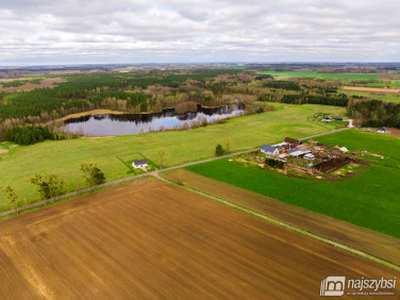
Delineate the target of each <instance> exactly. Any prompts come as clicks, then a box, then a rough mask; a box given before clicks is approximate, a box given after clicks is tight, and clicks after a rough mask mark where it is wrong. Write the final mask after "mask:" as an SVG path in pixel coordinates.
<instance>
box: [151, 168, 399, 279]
mask: <svg viewBox="0 0 400 300" xmlns="http://www.w3.org/2000/svg"><path fill="white" fill-rule="evenodd" d="M155 177H157V178H158V179H160V180H161V181H163V182H165V183H167V184H170V185H174V186H177V187H180V188H182V189H185V190H187V191H189V192H192V193H195V194H197V195H200V196H203V197H207V198H209V199H211V200H214V201H216V202H218V203H221V204H224V205H226V206H229V207H231V208H234V209H236V210H239V211H242V212H244V213H247V214H249V215H252V216H254V217H257V218H259V219H262V220H264V221H267V222H269V223H272V224H274V225H277V226H279V227H281V228H284V229H287V230H290V231H293V232H297V233H299V234H301V235H304V236H307V237H310V238H312V239H314V240H317V241H320V242H322V243H324V244H327V245H330V246H333V247H335V248H339V249H341V250H344V251H346V252H349V253H352V254H354V255H357V256H359V257H362V258H365V259H368V260H370V261H373V262H375V263H378V264H380V265H383V266H385V267H387V268H389V269H392V270H395V271H397V272H400V266H397V265H395V264H393V263H391V262H388V261H386V260H383V259H381V258H379V257H376V256H373V255H371V254H368V253H366V252H363V251H361V250H357V249H354V248H351V247H349V246H346V245H344V244H342V243H338V242H335V241H333V240H330V239H328V238H326V237H323V236H320V235H318V234H315V233H313V232H310V231H307V230H305V229H302V228H300V227H297V226H294V225H291V224H289V223H286V222H284V221H281V220H279V219H276V218H273V217H270V216H268V215H265V214H262V213H260V212H257V211H254V210H252V209H250V208H247V207H244V206H242V205H239V204H236V203H233V202H231V201H228V200H224V199H221V198H218V197H215V196H212V195H210V194H207V193H204V192H202V191H200V190H197V189H194V188H191V187H189V186H186V185H181V184H178V183H176V182H174V181H171V180H169V179H166V178H163V177H160V176H159V175H158V174H156V175H155Z"/></svg>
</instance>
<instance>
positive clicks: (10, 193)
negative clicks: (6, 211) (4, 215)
mask: <svg viewBox="0 0 400 300" xmlns="http://www.w3.org/2000/svg"><path fill="white" fill-rule="evenodd" d="M3 193H4V195H6V196H7V198H8V200H9V203H10V204H11V206H12V207H13V208H14V210H15V213H16V214H17V215H18V209H17V208H18V201H17V199H18V197H17V194H15V191H14V189H13V188H12V187H11V186H10V185H7V186H6V187H5V188H4V190H3Z"/></svg>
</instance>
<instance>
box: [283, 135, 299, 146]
mask: <svg viewBox="0 0 400 300" xmlns="http://www.w3.org/2000/svg"><path fill="white" fill-rule="evenodd" d="M283 142H284V143H287V144H289V145H291V146H292V148H296V147H297V146H298V145H301V144H302V142H301V141H300V140H296V139H292V138H290V137H285V139H284V140H283Z"/></svg>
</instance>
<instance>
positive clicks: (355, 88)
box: [343, 86, 400, 94]
mask: <svg viewBox="0 0 400 300" xmlns="http://www.w3.org/2000/svg"><path fill="white" fill-rule="evenodd" d="M343 90H345V91H355V92H371V93H385V94H399V93H400V89H383V88H372V87H360V86H344V87H343Z"/></svg>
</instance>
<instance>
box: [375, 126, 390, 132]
mask: <svg viewBox="0 0 400 300" xmlns="http://www.w3.org/2000/svg"><path fill="white" fill-rule="evenodd" d="M376 132H379V133H387V132H388V130H387V129H386V128H385V127H380V128H378V129H377V130H376Z"/></svg>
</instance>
